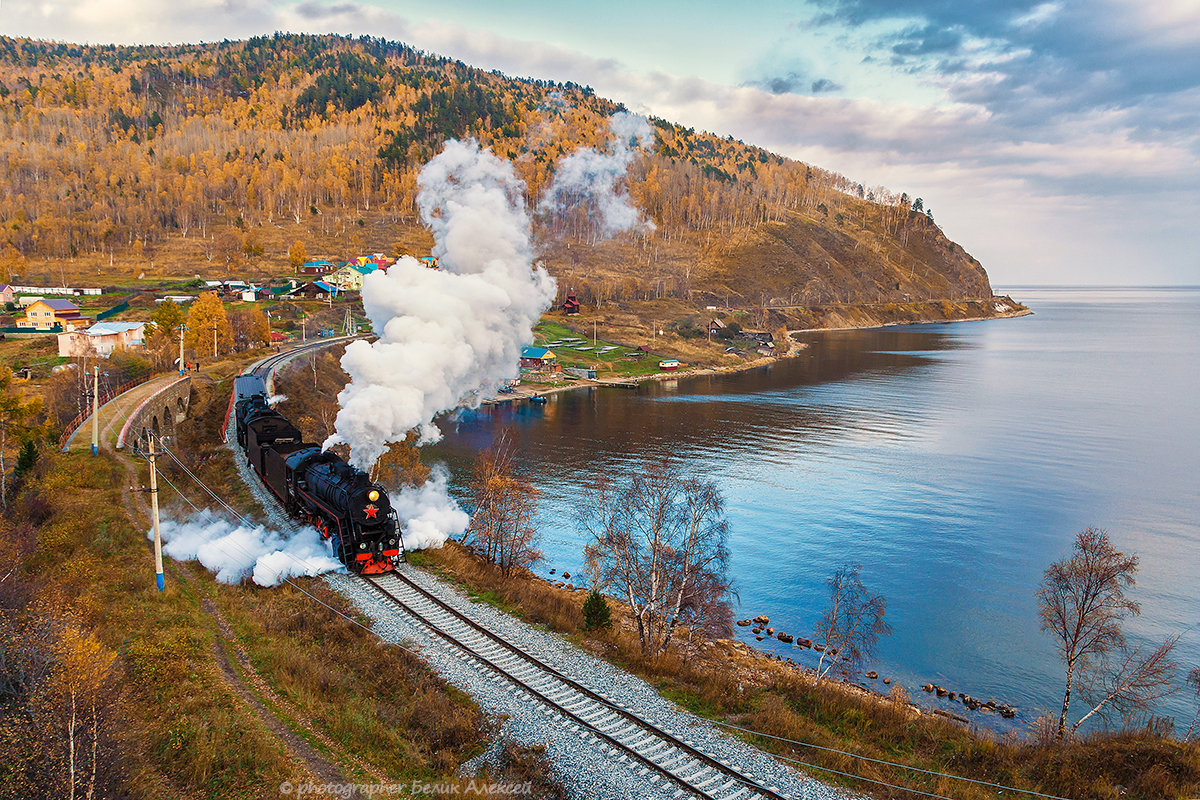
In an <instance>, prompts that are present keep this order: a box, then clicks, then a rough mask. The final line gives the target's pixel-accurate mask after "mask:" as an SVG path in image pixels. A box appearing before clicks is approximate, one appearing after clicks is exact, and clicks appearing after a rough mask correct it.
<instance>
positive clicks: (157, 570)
mask: <svg viewBox="0 0 1200 800" xmlns="http://www.w3.org/2000/svg"><path fill="white" fill-rule="evenodd" d="M149 456H150V513H151V514H152V518H153V520H154V577H155V579H156V580H157V582H158V590H159V591H160V592H161V591H162V590H163V589H164V588H165V586H164V583H163V563H162V535H161V534H160V533H159V528H158V466H157V464H156V463H155V459H154V435H153V434H151V435H150V453H149Z"/></svg>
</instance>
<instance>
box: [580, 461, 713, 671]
mask: <svg viewBox="0 0 1200 800" xmlns="http://www.w3.org/2000/svg"><path fill="white" fill-rule="evenodd" d="M580 520H581V525H582V527H583V528H584V530H585V532H586V533H587V534H588V535H589V536H590V538H591V541H590V542H589V543H588V545H587V546H586V547H585V548H584V556H585V558H586V560H587V568H588V572H589V574H590V577H591V579H592V584H593V586H595V587H597V588H599V589H610V590H612V591H614V592H615V593H616V594H617V595H618V596H620V597H621V598H622V599H624V600H625V602H626V603H628V605H629V608H630V610H631V611H632V612H633V617H634V620H635V622H636V624H637V631H638V639H639V642H640V644H641V648H642V652H643V653H645V654H648V655H656V654H658V653H661V652H663V651H664V650H665V649H666V648H667V646H668V645H669V644H670V642H671V639H672V636H673V634H674V632H675V629H676V628H677V627H678V626H679V625H681V624H682V625H685V626H688V627H691V628H692V629H694V630H699V631H701V632H703V633H705V634H707V635H710V636H711V635H721V634H726V633H728V631H729V630H730V629H731V627H732V626H731V620H732V616H731V614H732V612H731V611H730V609H729V602H728V601H729V598H730V596H731V594H732V587H731V585H730V583H729V578H728V559H729V549H728V545H727V539H728V524H727V523H726V521H725V506H724V500H723V498H722V496H721V493H720V491H719V490H718V489H717V487H716V486H715V485H714V484H712V483H710V482H707V481H704V480H702V479H700V478H698V477H695V476H690V475H685V474H683V473H681V472H680V470H679V469H678V468H677V467H676V466H675V465H673V464H671V463H669V462H663V463H659V464H654V465H651V466H649V467H646V468H645V469H643V470H641V471H639V472H637V473H635V474H634V475H633V476H632V477H631V478H630V479H629V481H628V482H627V483H624V484H619V483H616V482H614V481H613V480H611V479H609V478H607V477H602V478H600V479H598V480H597V481H596V482H595V484H594V485H593V487H592V489H591V490H590V491H589V492H588V493H587V495H586V497H585V500H584V502H583V506H582V508H581V509H580Z"/></svg>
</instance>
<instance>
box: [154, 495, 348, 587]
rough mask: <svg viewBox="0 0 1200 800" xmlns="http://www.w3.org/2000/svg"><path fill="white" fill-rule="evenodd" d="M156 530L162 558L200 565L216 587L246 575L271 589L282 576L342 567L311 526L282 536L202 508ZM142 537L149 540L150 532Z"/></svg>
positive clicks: (333, 569)
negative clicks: (159, 532) (164, 555)
mask: <svg viewBox="0 0 1200 800" xmlns="http://www.w3.org/2000/svg"><path fill="white" fill-rule="evenodd" d="M160 529H161V532H162V539H163V552H164V553H165V554H167V555H168V556H170V557H171V558H174V559H176V560H177V561H199V562H200V563H201V564H203V565H204V567H205V568H206V569H208V570H209V571H211V572H213V573H215V574H216V576H217V580H218V581H219V582H221V583H230V584H234V583H241V582H242V581H243V580H244V579H245V578H246V577H247V576H249V577H251V578H253V580H254V582H255V583H257V584H258V585H259V586H276V585H278V584H280V583H282V582H283V581H284V580H286V579H287V578H294V577H297V576H300V575H320V574H321V573H323V572H332V571H337V570H341V569H344V567H343V566H342V563H341V562H340V561H338V560H337V559H336V558H334V555H333V549H332V548H331V547H330V545H329V542H327V541H325V540H324V539H322V538H321V535H320V534H319V533H317V531H316V529H314V528H309V527H303V528H297V529H296V531H295V533H293V534H292V535H290V536H287V535H284V534H282V533H280V532H278V531H273V530H269V529H267V528H265V527H263V526H262V525H245V524H240V523H236V522H230V521H229V520H227V519H223V518H221V517H218V516H217V515H216V514H213V513H212V512H211V511H208V510H207V509H206V510H203V511H200V512H198V513H196V514H193V515H192V516H190V517H188V518H186V519H184V520H182V521H176V520H170V519H168V520H164V521H163V522H162V524H161V526H160ZM146 535H147V537H149V538H152V537H153V536H154V532H153V530H150V531H148V532H147V533H146Z"/></svg>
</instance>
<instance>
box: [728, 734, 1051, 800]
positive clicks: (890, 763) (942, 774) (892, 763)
mask: <svg viewBox="0 0 1200 800" xmlns="http://www.w3.org/2000/svg"><path fill="white" fill-rule="evenodd" d="M709 721H710V722H712V724H714V725H718V726H720V727H722V728H731V729H733V730H735V731H742V732H744V733H749V734H753V735H754V736H761V737H763V738H765V739H774V740H775V741H778V742H787V743H788V744H794V745H799V746H800V747H809V748H812V749H813V750H823V751H825V752H827V753H837V754H838V755H842V756H849V757H850V758H858V759H862V760H863V761H870V762H871V763H873V764H885V765H887V766H889V767H897V768H899V769H907V770H911V771H913V772H920V773H923V774H925V775H933V776H936V777H939V778H950V779H952V780H956V781H965V782H967V783H974V784H976V785H978V786H988V787H991V788H993V789H1002V790H1004V791H1006V792H1022V793H1024V794H1030V795H1033V796H1035V797H1044V798H1047V800H1070V798H1067V797H1059V796H1058V795H1056V794H1043V793H1042V792H1035V791H1034V790H1032V789H1018V788H1016V787H1013V786H1005V785H1004V784H1001V783H992V782H991V781H981V780H976V779H975V778H964V777H962V776H961V775H951V774H950V773H947V772H937V771H936V770H930V769H922V768H920V767H912V766H909V765H908V764H900V763H897V762H895V761H885V760H883V759H880V758H871V757H870V756H864V755H859V754H858V753H850V752H847V751H845V750H838V749H837V748H835V747H823V746H822V745H819V744H811V743H810V742H800V741H797V740H795V739H787V738H785V737H783V736H773V735H771V734H769V733H762V732H760V731H755V730H751V729H750V728H743V727H741V726H739V725H733V724H731V723H728V722H721V721H719V720H709ZM780 757H781V758H782V756H780ZM818 769H825V767H818ZM863 780H868V779H867V778H863ZM910 791H913V790H910Z"/></svg>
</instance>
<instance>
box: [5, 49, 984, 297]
mask: <svg viewBox="0 0 1200 800" xmlns="http://www.w3.org/2000/svg"><path fill="white" fill-rule="evenodd" d="M620 109H621V106H620V105H619V104H617V103H614V102H612V101H609V100H605V99H603V98H599V97H597V96H595V95H594V93H593V92H592V91H591V89H589V88H588V87H583V86H579V85H576V84H572V83H552V82H546V81H535V80H528V79H513V78H508V77H506V76H503V75H500V74H498V73H493V72H485V71H483V70H479V69H475V68H472V67H469V66H467V65H466V64H463V63H461V62H458V61H453V60H450V59H446V58H441V57H438V56H434V55H430V54H428V53H423V52H420V51H417V50H414V49H412V48H410V47H408V46H406V45H403V44H399V43H394V42H387V41H383V40H380V39H372V38H360V39H349V38H345V37H335V36H310V35H283V34H277V35H274V36H269V37H256V38H252V39H249V40H247V41H237V42H230V41H226V42H221V43H213V44H200V45H178V46H161V47H159V46H154V47H116V46H81V45H70V44H62V43H49V42H40V41H31V40H27V39H15V38H8V37H0V181H2V182H3V185H4V186H5V190H6V191H5V192H4V193H3V195H2V196H0V230H2V231H3V232H2V233H0V250H3V256H2V257H0V265H2V266H0V271H3V270H7V271H9V272H21V273H22V274H23V273H25V272H26V271H28V270H31V269H43V268H49V269H53V267H52V265H53V264H54V262H55V261H56V260H57V261H59V263H61V259H71V258H75V257H77V256H78V257H83V256H88V257H91V258H94V259H96V260H97V262H98V263H99V259H100V258H101V257H103V258H104V263H105V264H108V265H109V266H111V260H112V259H113V258H114V257H115V258H116V259H119V260H121V261H125V262H132V263H136V264H137V265H139V266H137V267H136V268H137V269H142V268H144V267H150V266H152V265H153V262H154V260H155V258H157V257H159V254H160V253H161V252H162V251H163V250H164V249H165V246H166V245H167V244H168V242H169V243H170V244H171V248H172V252H177V253H178V252H182V253H186V254H187V255H188V257H189V259H190V260H194V261H199V262H201V263H204V264H208V265H211V266H212V268H213V269H228V268H235V267H241V266H243V265H245V264H247V263H253V264H257V263H259V262H264V261H265V262H269V263H271V264H273V265H275V266H277V267H284V266H288V267H291V268H293V269H294V268H295V267H297V266H298V265H299V264H301V263H303V261H304V259H306V258H308V257H311V256H314V255H318V254H317V253H316V248H315V247H314V246H313V242H314V241H316V240H322V241H342V242H345V241H361V242H362V245H363V246H364V247H370V246H374V247H377V248H387V249H391V248H392V244H393V242H395V241H396V230H397V227H399V228H413V229H416V228H417V224H416V206H415V200H416V192H417V181H416V176H417V172H418V171H419V169H420V168H421V166H422V165H423V164H424V163H425V162H426V161H428V160H429V159H430V158H431V157H432V156H433V155H434V154H436V153H437V152H438V151H439V150H440V149H441V146H442V144H443V142H444V141H445V140H446V139H449V138H463V137H473V138H475V139H477V140H479V141H480V142H482V143H483V144H485V145H487V146H488V147H490V148H491V149H492V150H493V151H494V152H496V153H497V154H498V155H500V156H501V157H503V158H505V159H508V160H510V161H512V162H513V163H514V166H515V169H516V171H517V173H518V175H519V177H520V178H521V179H522V180H524V182H525V184H526V188H527V192H526V194H527V199H528V203H529V208H530V209H531V210H534V209H536V208H537V203H538V201H539V199H540V198H542V197H543V196H544V194H545V192H546V189H547V187H548V185H549V184H550V182H551V180H552V179H553V177H554V174H555V169H556V164H557V163H558V162H559V161H560V160H561V158H562V157H563V156H564V155H566V154H568V153H571V152H573V151H575V150H576V149H577V148H580V147H595V148H601V149H603V148H604V147H606V146H608V139H609V129H608V122H607V121H608V118H609V117H610V116H611V115H612V114H613V113H614V112H616V111H618V110H620ZM651 123H652V126H653V129H654V137H655V141H654V143H653V146H652V147H651V148H650V150H649V151H648V152H647V153H645V154H643V155H641V156H639V157H638V158H637V159H636V160H635V161H634V163H633V164H632V166H631V168H630V172H629V175H628V178H627V187H626V188H627V189H628V191H629V193H630V195H631V197H632V198H633V200H634V201H635V203H636V204H637V205H638V207H639V208H640V209H642V211H643V212H644V213H645V214H646V216H647V217H648V218H649V219H650V220H651V221H652V222H653V223H654V225H655V230H654V231H653V232H650V231H642V232H639V233H637V234H629V235H626V236H624V237H620V238H619V239H618V240H617V241H614V242H610V243H607V244H605V243H602V242H599V241H598V238H597V236H596V233H597V231H596V230H595V228H594V225H595V222H594V220H593V218H592V215H589V214H588V213H587V209H583V208H578V209H570V210H565V211H562V212H557V213H554V214H538V215H537V216H536V219H535V233H536V235H537V236H538V237H539V238H540V239H541V240H542V241H543V243H544V253H545V260H546V263H547V265H548V266H549V267H550V269H551V270H552V271H553V272H555V273H556V274H558V275H560V276H564V277H567V278H569V282H571V283H573V284H574V285H575V287H576V288H577V289H578V291H579V293H580V299H581V300H583V301H584V302H591V301H593V300H599V299H601V298H602V297H608V298H612V299H637V298H641V299H646V298H648V297H657V296H662V295H666V294H671V295H678V296H691V295H694V294H695V293H697V292H699V293H707V294H711V295H722V296H725V297H730V296H737V295H739V294H740V295H742V296H743V297H747V298H749V297H750V296H751V295H752V294H754V293H758V294H759V295H760V296H759V297H758V298H756V299H758V300H762V299H764V298H763V297H762V296H761V295H762V293H763V292H773V293H775V294H776V295H778V298H779V299H785V300H790V301H803V302H809V303H812V302H834V301H839V300H846V301H850V300H855V299H859V300H862V299H870V300H879V299H888V298H891V299H898V300H899V299H903V298H905V297H906V296H913V297H922V298H925V297H927V296H930V295H933V296H936V297H944V298H961V297H988V296H990V294H991V291H990V287H989V286H988V283H987V277H986V275H984V273H983V271H982V269H981V268H980V267H979V265H978V263H977V262H975V261H974V260H973V259H971V258H970V257H969V256H967V255H966V254H965V253H964V252H963V251H962V249H961V248H959V247H957V245H954V244H953V243H952V242H949V241H948V240H946V239H945V237H944V236H942V235H941V232H940V231H939V230H938V229H937V227H936V226H935V225H934V224H933V222H932V219H931V217H930V216H929V215H928V214H923V213H920V212H919V210H918V209H917V208H916V204H915V203H913V202H911V201H910V199H909V198H908V196H907V195H904V194H900V193H896V192H892V191H889V190H887V189H885V188H883V187H878V186H876V187H867V186H864V185H863V184H861V183H858V182H856V181H853V180H851V179H848V178H846V177H845V176H842V175H838V174H836V173H833V172H830V171H827V170H823V169H820V168H818V167H815V166H812V165H808V164H804V163H801V162H797V161H794V160H790V159H787V158H782V157H780V156H778V155H775V154H773V153H770V152H768V151H766V150H764V149H762V148H759V147H754V146H752V145H747V144H744V143H742V142H739V141H735V140H733V139H732V138H722V137H719V136H715V135H712V134H707V133H703V132H697V131H695V130H693V129H691V128H686V127H683V126H680V125H676V124H673V123H671V122H668V121H666V120H661V119H652V120H651ZM376 224H377V225H378V229H379V230H380V231H390V232H391V233H390V234H384V233H380V234H379V235H378V236H377V237H376V239H375V240H370V239H369V238H362V239H359V238H355V237H359V235H360V234H361V233H362V231H363V230H364V229H368V228H369V227H370V226H372V225H376ZM277 231H278V233H277ZM385 235H387V236H388V237H389V238H387V239H383V240H382V241H381V239H382V237H383V236H385ZM400 238H403V237H400ZM572 242H585V243H587V244H588V245H590V246H591V247H589V248H579V247H574V248H571V247H569V246H568V245H569V244H570V243H572ZM10 248H11V249H10ZM26 260H29V263H28V264H26V263H25V261H26ZM39 265H41V266H39ZM781 266H782V267H784V269H780V267H781ZM0 277H2V275H0ZM732 278H736V279H737V280H731V279H732Z"/></svg>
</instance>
